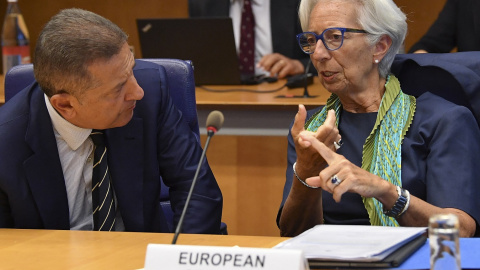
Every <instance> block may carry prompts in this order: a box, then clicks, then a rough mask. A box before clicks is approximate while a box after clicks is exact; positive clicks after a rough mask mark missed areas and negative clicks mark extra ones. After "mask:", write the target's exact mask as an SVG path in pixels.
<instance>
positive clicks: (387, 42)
mask: <svg viewBox="0 0 480 270" xmlns="http://www.w3.org/2000/svg"><path fill="white" fill-rule="evenodd" d="M391 46H392V39H391V38H390V36H388V35H383V36H382V37H381V38H380V40H379V41H378V42H377V43H376V44H375V48H374V52H373V59H374V60H378V61H381V60H382V59H383V57H384V56H385V54H386V53H387V51H388V49H390V47H391Z"/></svg>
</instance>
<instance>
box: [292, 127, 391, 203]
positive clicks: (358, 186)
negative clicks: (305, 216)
mask: <svg viewBox="0 0 480 270" xmlns="http://www.w3.org/2000/svg"><path fill="white" fill-rule="evenodd" d="M299 140H301V141H302V145H303V146H305V147H310V146H311V147H310V148H312V149H314V150H315V151H317V152H318V153H319V154H320V156H321V157H322V158H323V159H324V160H325V161H326V162H327V163H328V166H327V167H326V168H325V169H323V170H322V171H321V172H320V173H319V174H318V176H313V177H310V178H307V179H306V182H307V183H308V184H309V185H311V186H317V187H321V188H322V189H323V190H326V191H328V192H330V193H332V195H333V199H334V200H335V201H336V202H340V200H341V198H342V195H343V194H344V193H345V192H353V193H358V194H360V195H361V196H363V197H369V198H370V197H374V198H377V199H378V200H379V201H381V202H382V203H384V204H385V205H391V206H393V204H395V201H396V198H397V197H398V195H397V192H396V188H395V186H394V185H393V184H391V183H389V182H388V181H385V180H383V179H382V178H380V177H378V176H377V175H375V174H372V173H370V172H368V171H366V170H364V169H362V168H359V167H358V166H356V165H355V164H353V163H351V162H350V161H349V160H347V159H346V158H345V157H344V156H342V155H339V154H337V153H335V151H333V150H332V149H331V147H327V146H326V145H325V144H324V143H323V142H321V141H319V140H318V139H317V138H316V137H315V136H313V135H312V134H311V133H309V132H301V133H300V134H299Z"/></svg>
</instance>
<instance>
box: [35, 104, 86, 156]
mask: <svg viewBox="0 0 480 270" xmlns="http://www.w3.org/2000/svg"><path fill="white" fill-rule="evenodd" d="M44 97H45V104H46V105H47V110H48V114H50V119H52V124H53V128H54V130H56V131H57V132H58V134H59V135H60V136H61V137H62V138H63V139H64V140H65V142H66V143H67V144H68V146H69V147H70V148H71V149H72V150H73V151H75V150H77V149H78V147H80V146H81V145H82V144H83V143H84V142H85V140H86V139H87V138H88V137H89V136H90V133H92V130H91V129H86V128H81V127H77V126H75V125H74V124H72V123H70V122H68V121H67V120H65V118H63V117H62V116H61V115H60V114H59V113H58V112H57V111H56V110H55V109H54V108H53V106H52V104H50V100H49V99H48V97H47V95H44Z"/></svg>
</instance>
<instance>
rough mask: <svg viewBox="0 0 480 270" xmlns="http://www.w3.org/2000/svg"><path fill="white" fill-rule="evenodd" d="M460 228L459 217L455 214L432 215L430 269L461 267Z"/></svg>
mask: <svg viewBox="0 0 480 270" xmlns="http://www.w3.org/2000/svg"><path fill="white" fill-rule="evenodd" d="M458 228H459V223H458V217H457V216H455V215H453V214H439V215H434V216H432V217H430V220H429V227H428V237H429V238H430V270H443V269H451V270H460V269H461V264H460V245H459V240H458Z"/></svg>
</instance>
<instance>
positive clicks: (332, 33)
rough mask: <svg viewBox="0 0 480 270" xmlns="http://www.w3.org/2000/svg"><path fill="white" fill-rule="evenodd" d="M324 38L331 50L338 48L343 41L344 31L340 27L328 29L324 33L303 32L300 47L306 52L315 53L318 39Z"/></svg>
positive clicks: (325, 43) (324, 42)
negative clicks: (316, 34)
mask: <svg viewBox="0 0 480 270" xmlns="http://www.w3.org/2000/svg"><path fill="white" fill-rule="evenodd" d="M317 37H318V39H322V41H323V44H324V45H325V47H326V48H327V49H329V50H331V51H333V50H337V49H338V48H340V47H341V46H342V43H343V32H342V31H341V30H339V29H326V30H325V31H324V32H323V33H322V34H320V35H318V36H315V35H314V34H313V33H303V34H302V35H301V36H300V38H299V43H300V47H301V48H302V50H303V51H304V52H306V53H309V54H311V53H313V52H314V51H315V47H316V45H317V41H318V39H317Z"/></svg>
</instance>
